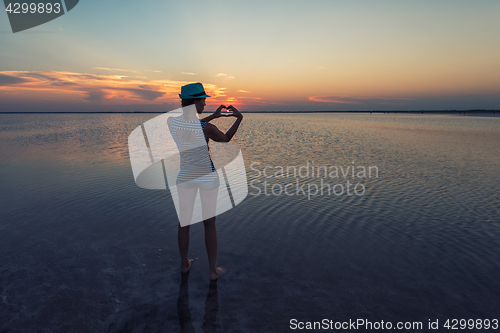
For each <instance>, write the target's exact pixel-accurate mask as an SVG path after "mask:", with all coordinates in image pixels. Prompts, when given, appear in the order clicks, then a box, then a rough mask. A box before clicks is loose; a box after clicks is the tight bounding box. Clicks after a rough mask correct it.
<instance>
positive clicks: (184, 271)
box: [181, 259, 193, 274]
mask: <svg viewBox="0 0 500 333" xmlns="http://www.w3.org/2000/svg"><path fill="white" fill-rule="evenodd" d="M192 262H193V259H189V260H188V264H187V265H184V264H182V265H181V273H182V274H186V273H187V272H189V268H190V267H191V263H192Z"/></svg>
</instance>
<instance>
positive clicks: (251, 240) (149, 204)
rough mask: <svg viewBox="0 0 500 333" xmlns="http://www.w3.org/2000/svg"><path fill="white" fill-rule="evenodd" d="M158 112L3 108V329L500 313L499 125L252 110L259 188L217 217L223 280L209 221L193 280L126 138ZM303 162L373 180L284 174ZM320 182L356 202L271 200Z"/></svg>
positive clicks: (482, 120)
mask: <svg viewBox="0 0 500 333" xmlns="http://www.w3.org/2000/svg"><path fill="white" fill-rule="evenodd" d="M154 116H156V115H154V114H141V115H136V114H89V115H85V114H40V115H37V114H30V115H12V114H3V115H0V156H1V161H0V176H1V179H2V188H1V192H0V199H1V208H0V331H6V332H11V331H13V332H17V331H21V332H142V331H145V332H146V331H147V332H160V331H161V332H179V331H186V332H202V331H203V332H214V331H218V332H286V331H289V327H290V324H289V322H290V319H292V318H295V319H297V320H299V321H320V320H322V319H324V318H327V319H331V320H334V321H348V320H349V319H351V320H356V319H358V318H363V319H366V320H370V321H372V322H375V321H381V320H384V322H387V321H391V322H393V323H394V324H395V323H396V322H398V321H412V322H413V321H421V322H423V323H424V331H425V328H426V326H425V325H427V323H428V320H429V319H431V320H433V321H435V320H436V319H439V321H440V323H444V321H446V319H451V318H457V319H462V318H464V319H470V318H472V319H479V318H482V319H486V318H488V319H493V318H498V319H500V318H499V311H498V310H499V309H500V261H499V258H500V176H499V167H498V166H499V165H500V144H499V142H500V118H498V117H460V116H448V115H446V116H444V115H443V116H440V115H393V114H392V115H383V114H377V115H369V114H360V115H356V114H247V115H245V119H244V121H243V123H242V125H241V127H240V130H239V132H238V133H237V134H236V136H235V138H234V141H235V142H236V143H238V144H239V145H240V147H241V148H242V152H243V156H244V159H245V163H246V169H247V173H248V180H249V183H251V184H253V187H250V188H249V192H250V195H249V196H248V197H247V198H246V199H245V200H244V201H243V202H242V203H241V204H240V205H238V206H237V207H236V208H234V209H232V210H230V211H228V212H226V213H224V214H222V215H220V216H218V217H217V225H218V231H219V259H218V261H219V263H220V264H222V265H226V266H228V267H229V268H230V272H229V273H228V275H226V276H224V277H223V278H222V279H221V280H220V281H219V282H218V283H217V285H212V286H210V284H209V281H208V262H207V259H206V252H205V245H204V231H203V224H201V223H199V224H196V225H194V226H192V227H191V243H190V244H191V245H190V253H191V257H193V258H195V261H194V263H193V266H192V270H191V272H190V274H189V278H188V279H184V280H183V279H181V274H180V272H179V266H180V259H179V257H178V250H177V239H176V235H177V223H178V222H177V216H176V213H175V209H174V206H173V203H172V199H171V197H170V194H169V193H168V192H167V191H153V190H145V189H141V188H139V187H137V186H136V185H135V183H134V180H133V176H132V171H131V167H130V162H129V158H128V148H127V138H128V135H129V133H130V132H131V131H132V130H133V129H134V128H136V127H137V126H139V125H140V124H141V123H143V122H144V121H146V120H148V119H151V118H153V117H154ZM216 124H217V125H218V126H220V127H221V128H228V127H229V125H230V120H229V119H220V120H218V121H217V122H216ZM307 163H309V164H310V165H315V166H327V167H328V168H330V166H337V167H339V168H340V167H342V168H343V170H346V169H347V167H351V168H352V167H353V166H356V172H357V171H358V170H359V168H358V166H365V167H368V166H376V167H377V169H378V177H376V176H375V175H374V174H372V176H371V177H366V178H359V177H357V176H356V175H355V177H352V174H346V177H344V176H343V175H342V173H341V172H340V171H339V174H340V175H339V177H338V178H330V177H327V178H321V177H319V178H318V177H317V176H316V177H314V176H311V175H309V177H304V178H300V177H296V178H294V177H293V175H289V177H281V178H278V177H275V176H274V172H275V171H276V170H279V167H280V166H282V167H284V168H286V167H287V166H295V167H296V168H300V166H306V165H307ZM266 166H269V168H267V169H266V170H267V173H266V175H267V176H269V178H266V177H265V176H264V175H263V173H262V172H263V169H264V167H266ZM290 170H292V169H290ZM303 170H305V168H303ZM329 170H332V169H329ZM259 173H260V175H259ZM285 176H286V174H285ZM321 180H323V182H324V183H328V184H329V185H331V186H333V185H335V184H346V181H349V182H350V183H352V184H358V183H359V184H361V185H362V186H364V189H365V190H364V195H359V196H358V195H347V194H346V193H344V194H343V195H339V196H337V195H334V194H332V193H331V194H330V195H328V194H327V193H326V190H327V188H325V192H324V193H323V195H316V196H311V197H310V198H308V197H307V195H306V196H304V195H302V193H301V192H300V191H290V192H291V193H292V195H286V194H285V193H281V195H277V194H279V192H280V191H279V189H280V188H282V187H284V186H285V185H287V184H290V183H293V184H294V185H293V187H290V188H293V189H294V190H295V189H296V187H298V186H299V185H300V186H302V185H303V186H304V187H303V188H305V189H306V194H307V188H308V186H309V187H312V189H314V185H317V184H320V181H321ZM264 181H267V182H268V184H271V186H273V185H274V187H273V188H274V194H276V195H273V194H272V192H271V189H272V188H271V186H269V187H267V193H268V194H270V195H265V193H264V190H265V188H264V186H263V184H264ZM295 184H298V185H295ZM313 184H314V185H313ZM361 185H359V186H361ZM337 189H340V187H337ZM358 189H361V187H358ZM259 190H260V191H261V193H260V195H255V194H257V193H258V192H259ZM290 192H289V193H290ZM351 194H352V192H351ZM410 331H412V330H410ZM413 331H418V330H413Z"/></svg>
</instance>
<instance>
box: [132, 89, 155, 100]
mask: <svg viewBox="0 0 500 333" xmlns="http://www.w3.org/2000/svg"><path fill="white" fill-rule="evenodd" d="M126 90H127V91H130V92H132V93H134V94H135V95H136V96H138V97H139V98H140V99H145V100H148V101H154V100H155V99H157V98H159V97H161V96H163V95H165V93H164V92H161V91H155V90H148V89H126Z"/></svg>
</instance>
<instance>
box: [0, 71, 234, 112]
mask: <svg viewBox="0 0 500 333" xmlns="http://www.w3.org/2000/svg"><path fill="white" fill-rule="evenodd" d="M187 83H190V82H186V81H173V80H147V79H140V78H137V77H133V79H131V78H128V77H127V76H123V75H102V74H89V73H75V72H58V71H3V72H2V71H0V97H1V94H2V93H3V92H9V93H10V94H11V96H13V95H12V93H16V96H19V97H17V98H18V99H19V101H21V100H25V101H29V100H31V101H33V103H36V101H37V100H39V98H40V96H41V95H40V93H43V95H44V96H45V97H44V100H52V101H55V102H56V101H62V100H66V101H67V100H71V101H73V102H77V101H78V96H80V98H81V99H80V100H81V101H86V102H92V103H100V104H106V105H127V104H137V103H138V102H142V103H146V104H147V103H167V104H176V103H178V100H179V96H178V94H179V92H180V90H181V86H183V85H185V84H187ZM204 87H205V91H207V93H208V94H209V95H210V96H213V97H214V98H217V97H223V96H225V94H224V90H223V89H221V88H219V87H217V86H216V85H214V84H211V83H204ZM49 92H53V93H54V94H47V93H49Z"/></svg>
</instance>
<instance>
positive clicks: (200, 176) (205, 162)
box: [170, 115, 219, 187]
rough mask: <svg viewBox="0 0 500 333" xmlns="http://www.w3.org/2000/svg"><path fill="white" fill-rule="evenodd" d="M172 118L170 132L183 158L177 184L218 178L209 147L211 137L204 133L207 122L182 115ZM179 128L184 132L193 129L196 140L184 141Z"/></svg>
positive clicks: (181, 184) (211, 180) (212, 180)
mask: <svg viewBox="0 0 500 333" xmlns="http://www.w3.org/2000/svg"><path fill="white" fill-rule="evenodd" d="M171 119H172V122H171V123H170V133H171V134H172V137H173V139H174V141H175V143H176V144H177V148H178V149H179V153H180V160H181V164H180V172H179V175H178V176H177V185H179V186H183V184H184V185H189V184H190V183H193V182H196V183H201V184H203V183H210V182H214V181H215V180H218V178H219V177H218V175H217V172H216V171H215V167H214V164H213V162H212V159H211V158H210V153H209V149H208V140H209V139H208V138H207V137H206V136H205V134H204V133H203V129H204V128H205V125H206V122H203V121H201V120H185V119H183V118H182V115H181V116H178V117H174V118H171ZM178 130H182V132H184V131H192V132H194V133H195V136H196V139H195V140H194V141H183V140H182V139H180V138H179V136H178V135H177V131H178ZM187 182H189V183H187ZM189 187H193V186H189Z"/></svg>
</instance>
